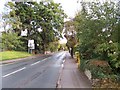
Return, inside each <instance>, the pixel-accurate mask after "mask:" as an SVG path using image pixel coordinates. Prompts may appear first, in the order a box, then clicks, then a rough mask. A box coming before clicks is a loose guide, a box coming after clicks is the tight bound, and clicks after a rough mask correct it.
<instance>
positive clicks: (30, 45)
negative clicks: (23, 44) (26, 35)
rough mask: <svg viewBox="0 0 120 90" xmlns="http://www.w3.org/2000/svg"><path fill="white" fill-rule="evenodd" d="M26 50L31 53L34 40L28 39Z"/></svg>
mask: <svg viewBox="0 0 120 90" xmlns="http://www.w3.org/2000/svg"><path fill="white" fill-rule="evenodd" d="M28 48H29V49H28V52H30V53H32V49H35V44H34V40H28Z"/></svg>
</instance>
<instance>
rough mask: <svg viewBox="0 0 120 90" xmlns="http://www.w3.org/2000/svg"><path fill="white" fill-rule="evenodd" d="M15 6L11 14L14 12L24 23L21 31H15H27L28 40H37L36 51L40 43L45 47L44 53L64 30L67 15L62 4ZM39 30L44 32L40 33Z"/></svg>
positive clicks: (45, 2) (32, 3) (46, 3)
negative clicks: (47, 46)
mask: <svg viewBox="0 0 120 90" xmlns="http://www.w3.org/2000/svg"><path fill="white" fill-rule="evenodd" d="M13 6H14V9H13V8H11V12H14V13H15V15H16V16H17V17H19V19H20V22H21V23H22V24H21V25H20V29H18V28H14V31H16V32H20V31H21V29H22V30H25V29H27V30H28V37H27V40H29V39H34V40H35V50H37V49H38V46H37V44H38V43H39V42H40V43H39V44H41V45H42V46H43V53H44V52H45V48H46V45H47V44H49V42H52V41H54V38H55V37H56V36H58V37H59V36H60V33H61V31H62V29H63V25H64V18H65V17H66V15H65V14H64V11H63V10H62V9H61V6H60V4H57V3H54V2H53V1H44V0H43V1H40V2H39V3H37V2H15V3H14V4H13ZM10 18H12V16H11V17H10ZM39 29H42V30H41V31H39Z"/></svg>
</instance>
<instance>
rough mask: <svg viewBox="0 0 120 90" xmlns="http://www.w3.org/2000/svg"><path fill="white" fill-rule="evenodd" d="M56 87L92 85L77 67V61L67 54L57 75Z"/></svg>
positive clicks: (87, 86) (89, 87)
mask: <svg viewBox="0 0 120 90" xmlns="http://www.w3.org/2000/svg"><path fill="white" fill-rule="evenodd" d="M58 84H59V85H58V88H88V89H91V87H92V85H91V83H90V81H89V79H88V78H87V76H86V75H85V74H84V73H83V72H82V71H80V70H79V69H78V66H77V63H76V62H75V60H74V59H72V58H71V57H70V55H69V53H68V54H66V58H65V61H64V66H63V68H62V70H61V74H60V76H59V81H58Z"/></svg>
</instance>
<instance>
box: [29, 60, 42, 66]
mask: <svg viewBox="0 0 120 90" xmlns="http://www.w3.org/2000/svg"><path fill="white" fill-rule="evenodd" d="M40 62H41V61H38V62H35V63H33V64H31V65H30V66H33V65H36V64H38V63H40Z"/></svg>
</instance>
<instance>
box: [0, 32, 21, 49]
mask: <svg viewBox="0 0 120 90" xmlns="http://www.w3.org/2000/svg"><path fill="white" fill-rule="evenodd" d="M20 38H21V37H20V36H18V35H17V34H16V33H3V34H2V48H3V50H23V48H22V43H23V42H22V41H20Z"/></svg>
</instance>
